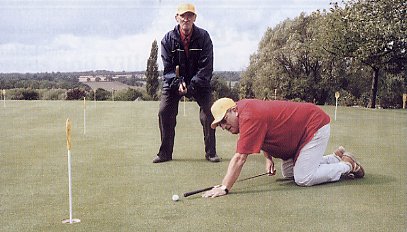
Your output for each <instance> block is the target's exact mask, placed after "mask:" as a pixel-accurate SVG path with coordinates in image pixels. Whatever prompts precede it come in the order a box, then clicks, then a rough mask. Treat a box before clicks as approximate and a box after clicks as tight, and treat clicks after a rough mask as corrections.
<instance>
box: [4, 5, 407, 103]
mask: <svg viewBox="0 0 407 232" xmlns="http://www.w3.org/2000/svg"><path fill="white" fill-rule="evenodd" d="M405 16H406V4H405V3H404V1H403V0H348V1H344V2H342V3H341V4H338V3H331V8H330V9H329V10H323V11H319V10H317V11H315V12H313V13H311V14H309V15H306V14H305V13H302V14H300V15H299V16H298V17H296V18H294V19H286V20H284V21H283V22H281V23H279V24H277V25H276V26H275V27H272V28H271V27H270V28H268V29H267V31H266V32H265V33H264V35H263V37H262V39H261V41H260V42H259V45H258V50H257V51H256V52H255V53H254V54H252V55H251V56H250V61H249V66H248V67H247V68H246V70H244V71H243V72H214V75H213V78H212V87H213V90H214V97H215V99H217V98H221V97H231V98H233V99H235V100H238V99H242V98H260V99H275V98H278V99H286V100H294V101H307V102H314V103H315V104H320V105H323V104H335V98H334V95H335V94H334V93H335V92H339V93H340V96H341V101H340V104H342V105H346V106H354V105H358V106H366V107H371V108H375V107H376V105H377V104H379V105H380V106H381V107H384V108H401V106H402V94H403V93H406V90H407V41H406V40H407V33H406V31H407V23H406V21H405ZM157 59H158V45H157V41H153V43H152V46H151V52H150V56H149V58H148V60H147V68H146V71H145V72H144V74H145V76H146V88H145V89H137V90H135V89H130V88H129V89H127V90H122V91H117V92H116V95H117V97H116V99H117V100H135V99H143V100H157V99H159V97H160V96H159V95H160V92H159V89H160V85H161V83H160V79H159V77H160V76H161V75H162V72H160V71H159V70H158V64H157ZM139 73H143V72H139ZM95 74H99V75H101V74H102V75H108V76H109V75H110V76H111V75H113V74H114V72H110V71H105V70H99V71H89V72H81V73H60V72H57V73H37V74H29V73H27V74H18V73H12V74H0V89H14V90H13V91H15V94H14V95H13V96H14V99H27V100H29V99H46V100H48V99H50V100H54V99H67V100H71V99H82V98H83V97H87V98H90V99H94V98H96V100H112V98H113V97H114V96H115V95H114V94H112V93H111V92H109V91H107V90H104V89H97V90H95V91H93V90H91V89H90V87H89V86H87V85H85V84H83V83H80V82H79V81H78V77H79V75H95ZM119 81H121V82H123V83H125V84H129V85H136V84H137V80H134V78H133V79H130V80H129V79H127V78H123V79H121V80H119ZM236 82H238V84H235V83H236ZM232 83H233V84H232ZM68 90H69V91H68Z"/></svg>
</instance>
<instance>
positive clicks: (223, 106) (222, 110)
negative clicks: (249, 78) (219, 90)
mask: <svg viewBox="0 0 407 232" xmlns="http://www.w3.org/2000/svg"><path fill="white" fill-rule="evenodd" d="M235 106H236V102H234V101H233V100H232V99H230V98H226V97H225V98H220V99H218V100H217V101H215V102H214V103H213V105H212V107H211V112H212V115H213V117H214V120H213V122H212V124H211V127H212V129H215V128H216V127H217V126H218V124H219V122H220V121H222V119H223V117H225V114H226V112H227V111H228V109H230V108H233V107H235Z"/></svg>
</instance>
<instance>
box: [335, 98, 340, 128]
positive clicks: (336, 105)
mask: <svg viewBox="0 0 407 232" xmlns="http://www.w3.org/2000/svg"><path fill="white" fill-rule="evenodd" d="M339 96H340V94H339V92H335V121H336V111H337V110H338V98H339Z"/></svg>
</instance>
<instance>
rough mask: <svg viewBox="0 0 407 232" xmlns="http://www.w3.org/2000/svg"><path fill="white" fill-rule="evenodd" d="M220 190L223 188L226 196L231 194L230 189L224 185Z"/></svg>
mask: <svg viewBox="0 0 407 232" xmlns="http://www.w3.org/2000/svg"><path fill="white" fill-rule="evenodd" d="M220 188H221V189H222V190H223V191H225V193H226V194H228V193H229V189H228V188H227V187H226V186H225V185H223V184H222V185H221V186H220Z"/></svg>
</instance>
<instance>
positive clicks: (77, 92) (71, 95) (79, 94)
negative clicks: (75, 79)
mask: <svg viewBox="0 0 407 232" xmlns="http://www.w3.org/2000/svg"><path fill="white" fill-rule="evenodd" d="M85 96H86V92H85V90H83V89H79V88H75V89H70V90H68V91H67V92H66V98H65V99H66V100H80V99H83V97H85Z"/></svg>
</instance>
